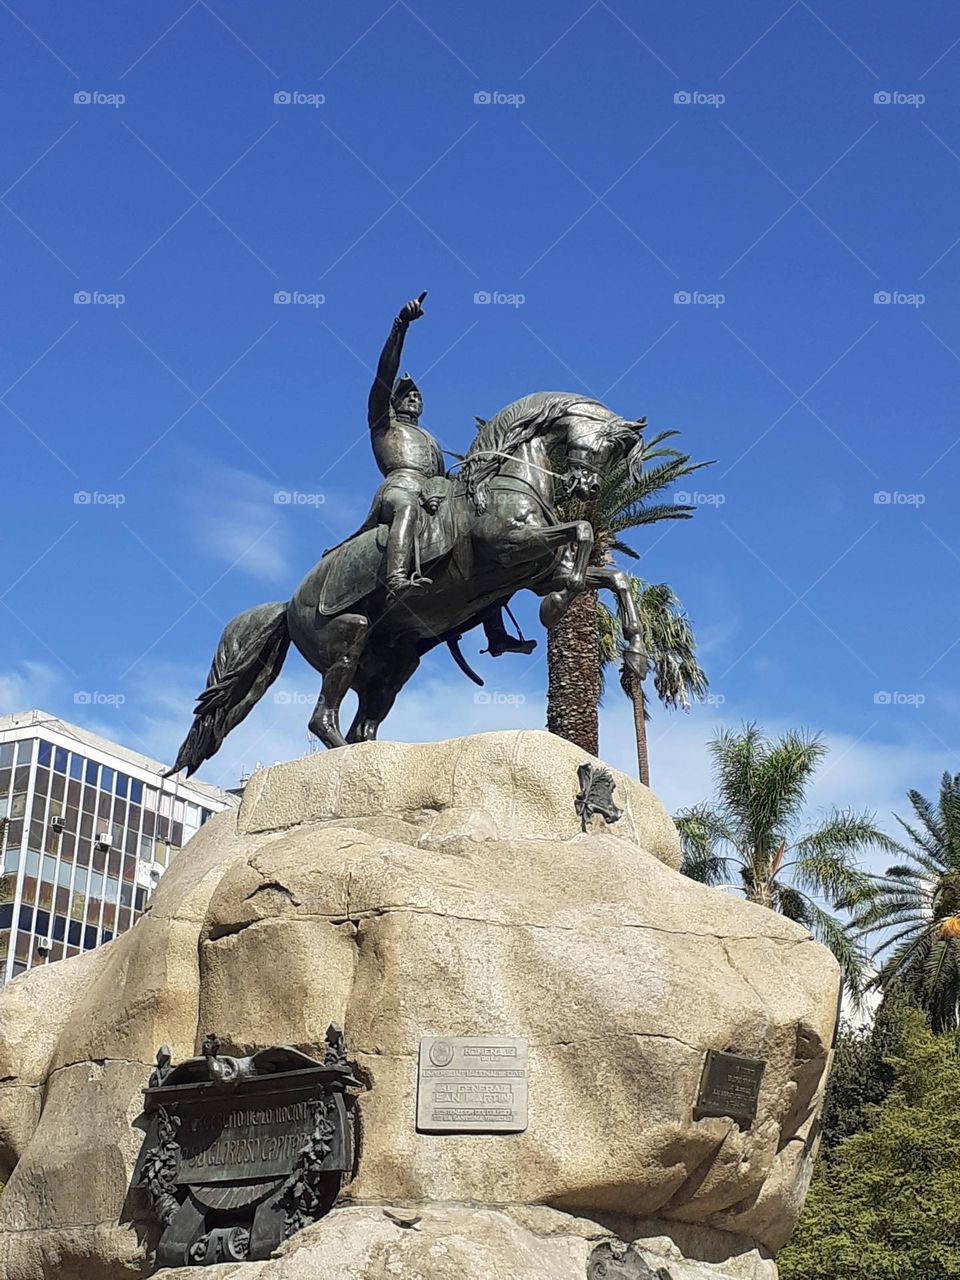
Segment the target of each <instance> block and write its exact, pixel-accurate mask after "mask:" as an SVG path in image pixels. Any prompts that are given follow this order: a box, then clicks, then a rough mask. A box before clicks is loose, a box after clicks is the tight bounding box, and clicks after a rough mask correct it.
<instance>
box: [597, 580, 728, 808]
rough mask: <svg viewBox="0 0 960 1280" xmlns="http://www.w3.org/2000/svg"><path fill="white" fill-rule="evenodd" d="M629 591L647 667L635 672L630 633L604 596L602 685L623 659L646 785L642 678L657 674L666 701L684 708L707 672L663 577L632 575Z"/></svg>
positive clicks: (702, 688)
mask: <svg viewBox="0 0 960 1280" xmlns="http://www.w3.org/2000/svg"><path fill="white" fill-rule="evenodd" d="M630 591H631V593H632V595H633V598H634V601H635V603H636V606H637V613H638V615H639V617H640V625H641V628H642V631H643V652H644V657H645V659H646V670H645V671H644V672H643V674H642V675H637V674H635V673H634V671H632V670H631V668H630V667H629V666H628V664H627V663H626V662H625V661H624V658H623V654H624V650H625V649H626V645H627V642H626V639H625V637H624V635H623V633H622V631H621V629H620V623H619V620H618V618H617V615H616V614H615V613H613V612H612V611H611V610H610V609H608V608H607V606H606V605H605V604H604V603H603V602H602V601H600V602H598V604H597V620H598V631H599V641H600V644H599V659H600V692H601V694H602V693H603V689H604V675H605V670H606V667H608V666H610V665H612V664H614V663H619V666H620V687H621V689H622V690H623V692H624V693H625V694H626V695H627V697H628V698H629V699H630V701H631V703H632V705H633V727H634V733H635V735H636V740H637V769H638V773H639V777H640V781H641V782H642V783H643V784H644V786H647V787H648V786H649V785H650V759H649V753H648V750H647V720H649V718H650V713H649V711H648V709H647V699H646V695H645V693H644V681H645V679H646V678H647V676H651V675H652V676H653V687H654V689H655V690H656V693H657V697H658V698H659V699H660V701H661V702H662V703H663V705H664V706H665V707H670V708H678V707H679V708H682V709H683V710H684V711H686V710H687V709H688V708H689V706H690V703H691V702H692V701H693V700H694V699H698V700H702V699H703V698H704V697H705V696H706V692H707V687H708V685H707V677H706V675H705V674H704V672H703V670H702V668H701V667H700V664H699V663H698V662H697V656H696V655H697V643H696V640H695V639H694V635H693V627H692V626H691V624H690V619H689V618H688V617H687V615H686V614H685V613H684V612H683V608H682V607H681V604H680V601H679V600H678V599H677V597H676V596H675V595H674V593H673V590H672V588H670V587H669V586H668V585H667V583H665V582H644V581H643V579H642V578H636V577H633V576H632V575H631V577H630Z"/></svg>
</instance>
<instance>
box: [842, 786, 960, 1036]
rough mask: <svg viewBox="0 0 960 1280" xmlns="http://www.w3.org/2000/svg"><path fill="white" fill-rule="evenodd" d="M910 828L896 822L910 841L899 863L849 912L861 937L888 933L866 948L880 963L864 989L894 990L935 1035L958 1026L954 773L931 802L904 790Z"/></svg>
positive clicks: (958, 846)
mask: <svg viewBox="0 0 960 1280" xmlns="http://www.w3.org/2000/svg"><path fill="white" fill-rule="evenodd" d="M907 798H908V800H909V801H910V804H911V806H912V808H913V812H914V816H915V821H916V825H911V824H910V823H908V822H905V821H904V820H903V819H902V818H900V817H898V818H897V821H898V822H899V823H900V825H901V826H902V827H903V829H904V831H906V833H907V835H908V836H909V837H910V840H911V841H912V846H913V847H912V848H909V847H907V848H904V847H899V848H898V852H900V853H901V854H903V855H904V856H905V857H906V859H907V861H906V862H905V863H901V864H899V865H897V866H893V867H890V868H889V870H888V871H887V873H886V875H884V876H877V877H876V879H875V881H874V882H873V884H872V886H871V888H870V890H869V891H868V892H867V894H866V895H865V896H864V898H863V900H862V901H861V903H860V905H859V909H858V910H857V911H855V913H854V917H853V922H852V927H853V929H854V930H855V932H856V933H857V935H858V936H860V937H863V936H865V935H867V934H870V933H875V932H876V931H878V930H881V929H882V930H892V932H888V933H886V934H885V936H884V938H883V940H882V941H881V942H880V943H879V945H878V946H877V947H876V948H875V949H874V952H873V957H874V959H875V960H877V959H879V958H880V957H881V956H884V957H885V958H884V959H883V960H882V963H881V964H880V966H879V968H878V970H877V975H876V978H875V979H874V982H873V984H872V985H875V986H878V987H880V988H881V989H882V990H883V991H887V990H889V988H890V987H891V985H896V984H901V985H902V986H903V987H904V988H905V989H906V990H907V991H908V992H910V993H911V995H912V996H913V998H914V999H915V1000H916V1002H917V1004H918V1005H919V1006H920V1007H921V1008H922V1009H923V1011H924V1012H925V1013H926V1015H927V1018H928V1019H929V1021H930V1026H931V1028H932V1029H933V1030H934V1031H935V1032H938V1033H939V1032H943V1031H950V1030H953V1029H954V1028H956V1027H957V1025H958V1023H960V774H954V775H953V776H951V775H950V774H949V773H944V775H943V777H942V778H941V780H940V796H939V799H938V801H937V803H936V804H934V803H932V802H931V801H930V800H927V799H926V798H925V797H924V796H922V795H921V794H920V792H919V791H908V792H907Z"/></svg>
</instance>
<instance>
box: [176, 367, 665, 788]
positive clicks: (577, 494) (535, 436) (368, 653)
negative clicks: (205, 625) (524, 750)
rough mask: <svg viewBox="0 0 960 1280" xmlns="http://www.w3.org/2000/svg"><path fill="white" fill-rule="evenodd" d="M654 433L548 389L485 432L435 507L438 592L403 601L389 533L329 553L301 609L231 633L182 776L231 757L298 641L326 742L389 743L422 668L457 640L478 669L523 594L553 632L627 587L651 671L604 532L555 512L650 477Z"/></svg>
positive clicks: (428, 545) (427, 550)
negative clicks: (483, 630) (477, 658)
mask: <svg viewBox="0 0 960 1280" xmlns="http://www.w3.org/2000/svg"><path fill="white" fill-rule="evenodd" d="M644 425H645V422H644V420H642V419H641V420H639V421H635V422H630V421H627V420H625V419H624V418H621V417H618V416H617V415H616V414H615V413H613V412H612V411H611V410H610V409H607V408H605V407H604V406H603V405H602V404H599V403H598V402H597V401H595V400H589V399H585V398H584V397H583V396H580V395H574V394H570V393H561V392H538V393H536V394H535V395H530V396H525V397H524V398H523V399H522V400H517V401H515V402H514V403H513V404H510V405H508V406H507V407H506V408H505V409H501V410H500V412H499V413H498V414H497V415H496V416H495V417H494V418H491V419H490V420H489V421H488V422H486V423H484V424H482V426H481V427H480V429H479V431H478V432H477V436H476V438H475V440H474V442H473V445H472V446H471V448H470V451H469V452H468V453H467V455H466V457H465V458H464V460H463V462H462V463H461V464H460V466H459V474H458V475H456V476H448V477H447V478H446V480H441V481H440V485H441V487H442V488H443V489H444V492H443V493H441V494H438V495H436V496H435V497H434V498H433V500H432V501H429V502H427V503H426V504H425V509H424V511H423V513H422V515H421V517H420V528H419V530H418V537H417V553H418V561H419V563H418V566H417V568H418V570H419V569H422V570H423V571H424V572H425V573H427V572H428V573H429V579H425V581H429V583H430V585H429V586H425V587H424V588H422V589H420V590H418V591H413V592H408V593H407V594H405V595H402V596H400V597H399V598H395V597H393V596H391V595H390V594H389V592H388V590H387V587H386V584H385V582H384V575H383V554H384V544H385V529H384V526H382V525H380V526H378V527H374V528H369V529H365V530H363V531H361V532H360V533H359V534H357V535H355V536H354V537H353V538H350V539H348V540H347V541H346V542H343V543H341V544H340V545H339V546H337V547H335V548H333V549H332V550H331V551H328V552H326V553H325V554H324V556H323V558H322V559H321V560H320V562H319V564H317V565H316V566H315V567H314V568H313V569H311V570H310V572H309V573H308V574H307V576H306V577H305V578H304V580H303V582H301V584H300V586H299V587H298V588H297V590H296V592H295V594H294V596H293V599H292V600H291V601H290V602H289V603H275V604H262V605H258V606H257V607H256V608H254V609H248V610H247V611H246V612H245V613H241V614H239V615H238V616H237V617H236V618H234V619H233V620H232V621H231V622H229V623H228V624H227V627H226V629H225V630H224V633H223V636H222V637H221V640H220V644H219V646H218V648H217V652H216V656H215V657H214V660H213V665H212V666H211V668H210V674H209V676H208V677H207V684H206V688H205V689H204V691H203V693H201V695H200V697H199V699H198V700H197V707H196V711H195V713H194V720H193V725H192V727H191V729H190V732H189V733H188V734H187V737H186V739H185V740H184V742H183V745H182V746H181V748H180V751H179V753H178V755H177V760H176V764H175V765H174V766H173V769H172V770H171V772H173V773H175V772H178V771H179V770H181V769H186V770H187V772H188V774H192V773H194V772H195V771H196V770H197V769H198V768H199V767H200V765H201V764H202V763H203V761H204V760H208V759H209V758H210V757H211V756H212V755H213V754H214V753H215V752H216V751H217V750H218V749H219V747H220V745H221V743H222V742H223V740H224V738H225V737H226V735H227V734H228V733H229V732H230V730H231V729H233V728H235V727H236V726H237V725H238V724H239V723H240V721H241V720H242V719H243V718H244V716H246V715H247V713H248V712H249V711H250V709H251V708H252V707H253V706H254V705H255V704H256V703H257V702H258V701H259V699H260V698H261V697H262V696H263V694H264V693H265V692H266V690H267V689H268V688H269V686H270V685H271V684H272V683H273V681H274V680H275V679H276V678H277V676H278V675H279V673H280V668H281V666H282V665H283V660H284V658H285V656H286V653H287V649H288V648H289V645H290V642H291V641H293V643H294V644H295V645H296V647H297V648H298V649H299V651H300V652H301V653H302V654H303V656H304V657H305V658H306V660H307V661H308V662H309V663H310V664H311V666H313V667H315V668H316V669H317V671H319V672H320V674H321V676H322V677H323V683H322V687H321V691H320V697H319V699H318V701H317V705H316V708H315V710H314V712H313V715H312V716H311V718H310V729H311V731H312V732H313V733H314V734H316V736H317V737H318V738H319V739H320V740H321V741H322V742H323V743H324V745H325V746H327V747H342V746H345V745H346V744H347V743H348V742H364V741H368V740H370V739H372V738H375V737H376V734H377V730H378V728H379V727H380V725H381V724H382V723H383V721H384V719H385V718H386V716H387V714H388V713H389V711H390V709H391V707H392V706H393V704H394V701H395V699H396V697H397V694H398V693H399V692H400V690H401V689H402V688H403V686H404V685H405V684H406V683H407V681H408V680H409V679H410V677H411V676H412V675H413V673H414V672H415V671H416V669H417V666H418V665H419V662H420V659H421V657H422V656H423V655H424V654H425V653H427V652H428V651H429V650H430V649H432V648H434V647H435V646H436V645H438V644H440V643H443V642H446V643H448V644H449V645H450V646H451V648H452V649H453V652H454V656H455V657H456V658H457V659H458V662H459V663H460V665H461V666H465V664H464V663H463V660H462V658H461V657H460V655H459V650H458V649H457V648H456V643H457V641H458V640H459V638H460V636H461V635H462V634H463V632H465V631H467V630H469V629H470V628H472V627H475V626H477V625H478V624H480V623H481V622H482V621H483V619H484V617H485V616H486V615H487V614H488V612H489V611H490V610H491V609H496V608H497V607H498V606H500V605H502V604H503V603H505V602H506V601H507V600H508V599H509V598H510V596H511V595H512V594H513V593H514V592H515V591H520V590H522V589H526V590H529V591H533V592H534V593H535V594H536V595H538V596H541V597H542V601H541V604H540V621H541V622H542V623H543V625H544V626H545V627H551V626H553V625H554V624H555V623H556V622H557V621H558V620H559V619H560V618H561V617H562V616H563V614H564V613H565V612H566V610H567V609H568V608H569V606H570V604H571V602H572V601H573V599H574V597H575V596H577V595H578V594H579V593H580V592H582V591H586V590H594V589H596V588H598V587H605V588H607V589H609V590H610V591H612V592H614V594H615V595H616V598H617V605H618V609H619V616H620V622H621V625H622V628H623V634H624V636H625V638H626V640H627V645H628V647H627V653H626V657H627V661H628V663H630V664H631V665H634V666H636V668H637V669H638V670H639V669H641V667H642V650H641V644H640V627H639V622H638V618H637V612H636V605H635V603H634V600H633V596H632V595H631V592H630V588H629V583H628V579H627V576H626V575H625V574H624V573H623V572H621V571H620V570H619V569H616V568H613V567H595V566H592V565H590V563H589V560H590V553H591V550H592V549H593V542H594V533H593V528H592V526H591V525H590V524H589V523H588V522H587V521H585V520H577V521H573V522H569V523H562V522H561V521H560V520H559V519H558V517H557V514H556V505H555V504H556V500H557V498H558V497H561V498H562V497H570V498H579V499H589V498H591V497H594V496H595V495H596V494H597V493H598V492H599V489H600V484H601V476H604V475H607V474H608V473H609V472H610V469H611V468H613V467H616V466H618V465H620V464H623V463H625V464H626V466H627V467H628V468H629V470H630V472H631V474H633V475H637V474H639V470H640V467H641V463H642V457H643V441H642V437H641V430H642V428H643V426H644ZM558 466H563V467H564V470H563V472H562V473H561V472H558V470H557V469H556V468H557V467H558ZM468 674H470V673H469V671H468ZM349 689H353V690H355V691H356V693H357V697H358V706H357V713H356V715H355V716H354V720H353V724H352V725H351V726H350V729H349V730H348V732H347V734H346V737H344V735H343V733H342V732H341V729H340V718H339V713H340V704H341V702H342V700H343V698H344V696H345V695H346V693H347V691H348V690H349Z"/></svg>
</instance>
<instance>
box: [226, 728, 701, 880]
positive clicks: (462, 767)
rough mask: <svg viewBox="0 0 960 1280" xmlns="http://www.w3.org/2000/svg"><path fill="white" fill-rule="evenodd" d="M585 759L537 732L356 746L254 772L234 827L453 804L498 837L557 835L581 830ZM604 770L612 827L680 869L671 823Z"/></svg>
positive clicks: (647, 796) (628, 781) (265, 827)
mask: <svg viewBox="0 0 960 1280" xmlns="http://www.w3.org/2000/svg"><path fill="white" fill-rule="evenodd" d="M590 759H591V757H590V756H588V755H587V753H586V752H584V751H581V750H580V749H579V748H578V747H575V746H573V745H572V743H569V742H565V741H564V740H563V739H561V738H556V737H554V736H553V735H552V734H548V733H544V732H541V731H536V730H524V731H521V732H517V731H501V732H496V733H478V734H474V735H473V736H472V737H469V738H454V739H452V740H450V741H446V742H424V743H413V744H410V743H403V742H370V743H366V742H364V743H359V744H358V745H357V746H355V747H351V749H350V750H349V751H328V752H326V753H325V754H324V755H322V756H313V757H311V758H309V759H308V760H293V761H291V762H290V763H289V764H282V765H274V767H273V768H272V769H263V770H261V771H260V772H259V773H257V774H255V775H254V776H253V777H252V778H251V779H250V782H249V783H248V784H247V789H246V792H245V793H244V798H243V804H242V805H241V808H240V816H239V826H238V830H239V831H241V832H257V831H272V830H277V829H279V828H282V827H289V826H293V825H295V824H297V823H303V822H310V821H312V820H315V819H317V818H329V817H334V816H336V817H340V818H355V817H364V816H367V815H370V814H375V813H383V814H411V813H416V812H417V811H418V810H425V809H426V810H430V809H432V810H437V809H440V810H443V809H447V808H450V807H453V806H455V807H458V808H461V809H467V810H470V809H483V810H485V811H486V814H487V815H488V817H489V818H490V819H491V820H492V822H493V823H494V824H495V825H496V827H497V829H498V830H499V833H500V835H501V836H502V837H503V838H509V837H533V838H536V839H542V840H566V839H569V837H570V836H573V835H575V834H576V833H577V832H578V831H579V829H580V820H579V819H578V818H577V816H576V813H575V811H574V807H573V801H574V797H575V796H576V794H577V791H578V789H579V787H578V783H577V768H578V766H579V765H581V764H583V762H584V761H585V760H590ZM611 773H613V776H614V778H615V779H616V783H617V790H616V799H617V802H618V804H620V806H621V807H622V808H623V810H624V814H623V817H622V819H621V820H620V824H619V827H618V829H617V832H616V834H618V835H620V834H624V835H626V836H627V837H628V838H629V839H631V840H633V841H634V842H635V843H637V844H639V845H641V846H642V847H643V848H644V849H646V851H647V852H648V853H652V854H653V855H654V857H655V858H659V859H661V860H662V861H663V862H666V863H668V864H669V865H670V866H672V867H677V866H679V865H680V844H679V840H678V838H677V832H676V828H675V827H674V825H673V823H672V822H671V821H670V817H669V815H668V814H667V813H666V811H665V810H664V808H663V805H662V804H661V803H660V801H659V800H658V799H657V798H656V796H655V795H654V794H653V792H652V791H650V790H649V788H647V787H645V786H643V785H642V784H641V783H639V782H637V781H636V779H634V778H630V777H628V776H627V775H626V774H623V773H620V772H619V771H617V770H615V769H612V770H611ZM598 825H600V823H599V820H598Z"/></svg>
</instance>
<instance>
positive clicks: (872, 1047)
mask: <svg viewBox="0 0 960 1280" xmlns="http://www.w3.org/2000/svg"><path fill="white" fill-rule="evenodd" d="M915 1009H916V1006H915V1005H914V1004H913V1003H912V1001H911V1000H910V998H909V997H908V996H906V995H905V994H904V993H903V992H901V991H900V990H898V989H897V988H893V989H891V991H890V992H889V993H888V994H887V995H886V996H885V997H884V1000H883V1002H882V1004H881V1005H880V1007H879V1009H878V1010H877V1014H876V1017H875V1019H874V1021H873V1023H872V1024H863V1025H861V1026H851V1025H850V1024H849V1023H843V1024H842V1025H841V1028H840V1033H839V1035H838V1036H837V1047H836V1051H835V1053H834V1057H833V1066H832V1068H831V1071H830V1083H829V1084H828V1086H827V1096H826V1099H825V1101H824V1105H823V1115H822V1117H821V1125H822V1143H821V1148H820V1151H821V1155H822V1157H823V1158H824V1159H825V1160H830V1159H831V1158H832V1156H833V1153H834V1151H835V1150H836V1148H837V1147H838V1145H839V1144H840V1143H841V1142H842V1141H843V1140H844V1138H849V1137H852V1135H853V1134H855V1133H859V1132H860V1131H861V1130H862V1129H864V1128H865V1127H866V1121H867V1110H868V1108H869V1107H871V1106H878V1105H879V1104H880V1103H881V1102H883V1100H884V1099H885V1098H886V1097H887V1095H888V1094H889V1092H890V1090H891V1089H892V1088H893V1081H894V1072H893V1064H892V1063H891V1061H890V1059H891V1058H893V1057H895V1056H896V1055H897V1054H899V1053H900V1052H901V1051H902V1048H903V1036H904V1029H905V1027H906V1025H907V1022H908V1019H909V1017H910V1014H911V1012H912V1011H914V1010H915Z"/></svg>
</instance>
